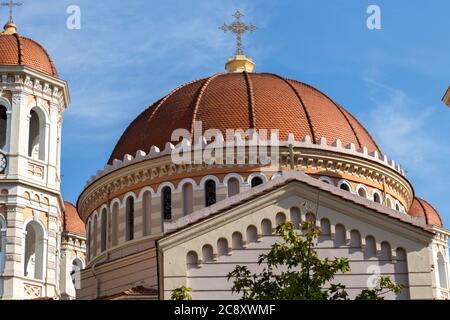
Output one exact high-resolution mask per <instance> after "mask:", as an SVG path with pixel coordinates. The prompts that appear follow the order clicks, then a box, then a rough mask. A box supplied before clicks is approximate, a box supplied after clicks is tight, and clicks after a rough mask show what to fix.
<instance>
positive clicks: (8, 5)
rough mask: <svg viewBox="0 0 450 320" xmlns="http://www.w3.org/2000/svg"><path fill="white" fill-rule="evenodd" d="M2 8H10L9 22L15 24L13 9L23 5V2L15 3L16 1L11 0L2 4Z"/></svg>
mask: <svg viewBox="0 0 450 320" xmlns="http://www.w3.org/2000/svg"><path fill="white" fill-rule="evenodd" d="M0 5H1V6H2V7H9V20H8V23H14V21H13V8H14V7H19V6H21V5H22V3H21V2H14V0H9V2H2V3H0Z"/></svg>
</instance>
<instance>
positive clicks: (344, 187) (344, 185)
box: [339, 182, 352, 192]
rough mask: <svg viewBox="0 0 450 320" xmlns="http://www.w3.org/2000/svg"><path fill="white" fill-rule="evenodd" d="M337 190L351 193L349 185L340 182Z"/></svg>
mask: <svg viewBox="0 0 450 320" xmlns="http://www.w3.org/2000/svg"><path fill="white" fill-rule="evenodd" d="M339 188H340V189H341V190H344V191H348V192H351V191H352V189H351V188H350V185H349V183H348V182H341V183H340V184H339Z"/></svg>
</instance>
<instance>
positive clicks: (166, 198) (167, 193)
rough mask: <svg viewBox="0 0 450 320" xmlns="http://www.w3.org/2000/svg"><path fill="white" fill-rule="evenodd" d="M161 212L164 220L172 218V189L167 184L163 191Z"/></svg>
mask: <svg viewBox="0 0 450 320" xmlns="http://www.w3.org/2000/svg"><path fill="white" fill-rule="evenodd" d="M161 195H162V199H161V200H162V201H161V212H162V215H163V219H164V220H171V219H172V189H171V188H170V187H169V186H167V187H164V189H162V192H161Z"/></svg>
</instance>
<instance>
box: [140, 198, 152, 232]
mask: <svg viewBox="0 0 450 320" xmlns="http://www.w3.org/2000/svg"><path fill="white" fill-rule="evenodd" d="M142 224H143V231H142V232H143V235H144V236H147V235H149V234H151V232H152V193H151V192H150V191H145V192H144V194H143V196H142Z"/></svg>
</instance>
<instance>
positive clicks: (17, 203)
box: [0, 19, 70, 299]
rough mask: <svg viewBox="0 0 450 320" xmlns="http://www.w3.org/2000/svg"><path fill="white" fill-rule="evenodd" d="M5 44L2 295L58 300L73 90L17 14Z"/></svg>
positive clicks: (0, 79)
mask: <svg viewBox="0 0 450 320" xmlns="http://www.w3.org/2000/svg"><path fill="white" fill-rule="evenodd" d="M0 47H2V53H0V229H1V234H0V244H1V250H0V299H34V298H43V297H48V298H59V297H60V286H59V279H60V274H59V273H60V248H61V231H62V228H61V223H62V217H63V212H64V209H65V207H64V201H63V199H62V196H61V192H60V182H61V175H60V162H61V161H60V159H61V126H62V117H63V112H64V110H65V109H66V108H67V106H68V105H69V103H70V99H69V90H68V86H67V83H66V82H65V81H63V80H61V79H59V78H58V76H57V73H56V69H55V67H54V65H53V62H52V60H51V59H50V57H49V56H48V54H47V52H46V51H45V49H44V48H43V47H42V46H40V45H39V44H38V43H36V42H34V41H33V40H31V39H28V38H25V37H22V36H20V35H19V34H18V33H17V32H16V26H15V24H14V23H13V22H12V19H10V21H9V22H8V23H7V24H6V26H5V28H4V31H3V32H2V33H1V34H0ZM5 52H6V53H5Z"/></svg>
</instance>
